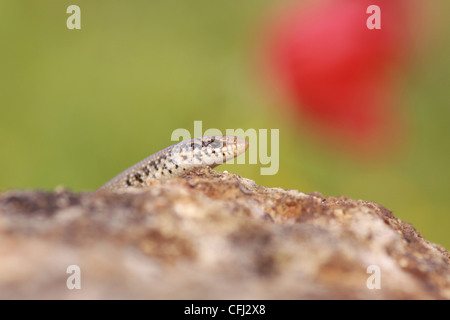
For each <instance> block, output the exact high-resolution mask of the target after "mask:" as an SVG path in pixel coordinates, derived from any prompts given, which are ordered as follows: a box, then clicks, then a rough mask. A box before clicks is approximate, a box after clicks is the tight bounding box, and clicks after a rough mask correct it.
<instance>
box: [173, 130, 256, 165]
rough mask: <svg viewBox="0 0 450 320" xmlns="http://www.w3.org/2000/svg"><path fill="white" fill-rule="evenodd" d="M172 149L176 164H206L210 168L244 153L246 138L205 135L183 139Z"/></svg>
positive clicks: (246, 145) (246, 146) (246, 144)
mask: <svg viewBox="0 0 450 320" xmlns="http://www.w3.org/2000/svg"><path fill="white" fill-rule="evenodd" d="M177 146H178V147H177V148H174V149H173V150H172V156H173V159H174V160H175V162H176V163H177V164H178V165H191V166H192V165H194V166H204V165H208V166H210V167H212V168H214V167H216V166H218V165H220V164H222V163H225V162H226V161H228V160H230V159H233V158H235V157H237V156H238V155H240V154H242V153H244V152H245V151H246V150H247V148H248V142H247V140H245V139H243V138H238V137H233V136H207V137H201V138H195V139H192V140H189V141H185V142H182V143H180V144H179V145H177Z"/></svg>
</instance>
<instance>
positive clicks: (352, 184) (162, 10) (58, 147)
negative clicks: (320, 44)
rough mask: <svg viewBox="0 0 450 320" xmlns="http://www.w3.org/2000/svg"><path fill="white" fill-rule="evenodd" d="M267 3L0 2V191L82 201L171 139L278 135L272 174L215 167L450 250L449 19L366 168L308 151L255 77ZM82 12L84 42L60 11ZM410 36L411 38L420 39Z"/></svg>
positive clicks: (439, 26)
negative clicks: (344, 201) (384, 213)
mask: <svg viewBox="0 0 450 320" xmlns="http://www.w3.org/2000/svg"><path fill="white" fill-rule="evenodd" d="M274 3H276V2H275V1H268V0H265V1H261V0H258V1H255V0H248V1H238V0H227V1H208V0H192V1H167V0H165V1H124V0H121V1H111V0H108V1H106V0H102V1H76V2H75V1H54V0H53V1H50V0H41V1H22V0H0V75H1V76H0V142H1V157H0V190H1V191H4V190H8V189H15V188H19V189H46V190H52V189H54V188H55V187H56V186H58V185H64V186H67V187H68V188H70V189H72V190H74V191H77V192H78V191H88V190H93V189H95V188H97V187H99V186H100V185H102V184H103V183H104V182H106V181H107V180H109V179H110V178H112V177H113V176H114V175H115V174H117V173H119V172H120V171H122V170H124V169H126V168H127V167H129V166H130V165H132V164H134V163H136V162H138V161H140V160H142V159H143V158H144V157H146V156H148V155H150V154H152V153H153V152H156V151H158V150H160V149H162V148H164V147H167V146H169V145H171V144H173V142H171V141H170V136H171V133H172V131H173V130H174V129H176V128H186V129H189V130H191V132H193V121H194V120H202V121H203V129H207V128H218V129H221V130H225V129H226V128H244V129H248V128H256V129H259V128H267V129H272V128H273V129H280V170H279V172H278V174H277V175H274V176H261V175H260V173H259V170H260V165H241V166H222V167H219V170H225V169H227V170H229V171H231V172H233V173H237V174H240V175H242V176H245V177H247V178H250V179H253V180H255V181H256V182H257V183H258V184H261V185H266V186H270V187H282V188H292V189H298V190H300V191H303V192H313V191H318V192H321V193H322V194H324V195H326V196H340V195H346V196H349V197H351V198H355V199H365V200H372V201H375V202H378V203H380V204H382V205H384V206H386V207H387V208H389V209H391V210H393V212H394V214H395V216H396V217H398V218H400V219H402V220H405V221H408V222H411V223H412V224H413V225H414V227H415V228H416V229H418V230H419V231H420V232H422V234H423V235H424V237H425V238H426V239H428V240H430V241H432V242H436V243H439V244H441V245H444V246H446V247H447V248H450V235H449V234H448V225H449V222H450V216H449V214H448V207H449V204H450V201H449V195H448V191H449V183H448V181H449V180H450V174H449V172H450V170H449V169H448V166H449V163H450V143H449V138H450V129H449V119H450V117H449V116H450V114H449V110H450V94H449V84H450V20H449V19H448V16H447V15H446V13H448V12H450V11H449V9H450V5H449V1H445V0H442V1H433V7H432V8H429V10H428V11H429V12H427V14H428V15H429V16H432V19H431V20H432V21H433V26H432V28H430V29H431V37H430V38H431V39H432V40H431V41H428V42H426V46H427V47H426V48H421V49H420V50H419V51H420V52H419V53H418V54H416V57H415V60H414V66H413V68H412V69H411V70H409V71H408V74H406V75H405V77H404V79H402V81H403V82H402V85H401V88H402V93H401V95H402V99H404V101H405V104H406V106H407V108H408V121H409V123H410V128H411V129H410V133H409V134H410V136H411V137H410V138H409V139H408V145H407V147H405V148H404V149H403V150H401V151H400V152H398V154H396V155H395V156H392V157H389V159H388V160H380V161H378V162H363V161H359V160H358V159H355V158H352V157H346V156H344V155H341V154H339V155H337V154H335V153H333V151H327V148H326V147H323V146H320V145H318V144H317V142H315V141H312V140H311V139H310V138H309V137H308V136H307V134H305V132H302V131H299V130H298V128H296V126H295V124H294V123H293V122H292V121H291V120H289V115H288V114H286V113H284V112H280V108H278V106H277V102H276V100H274V99H272V98H271V97H268V96H267V95H266V94H265V92H264V89H262V87H261V86H260V79H257V78H258V74H257V73H255V72H254V70H253V68H254V65H253V64H252V62H253V60H254V54H255V52H254V49H255V40H256V39H257V38H258V30H259V28H260V24H261V23H262V22H261V21H262V18H263V17H264V16H265V15H267V12H268V10H271V8H272V7H273V6H274ZM71 4H77V5H79V6H80V7H81V12H82V16H81V21H82V22H81V24H82V29H81V30H78V31H76V30H68V29H67V28H66V19H67V17H68V16H69V15H68V14H66V8H67V7H68V6H69V5H71ZM419 31H420V30H418V32H419Z"/></svg>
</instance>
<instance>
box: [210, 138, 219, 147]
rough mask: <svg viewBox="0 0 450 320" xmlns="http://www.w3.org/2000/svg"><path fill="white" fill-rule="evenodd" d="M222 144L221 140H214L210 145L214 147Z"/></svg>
mask: <svg viewBox="0 0 450 320" xmlns="http://www.w3.org/2000/svg"><path fill="white" fill-rule="evenodd" d="M221 145H222V143H221V142H220V141H219V140H214V141H212V142H211V143H210V146H211V147H213V148H219V147H220V146H221Z"/></svg>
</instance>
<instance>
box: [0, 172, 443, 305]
mask: <svg viewBox="0 0 450 320" xmlns="http://www.w3.org/2000/svg"><path fill="white" fill-rule="evenodd" d="M0 253H1V265H0V298H1V299H11V298H21V299H28V298H38V299H47V298H48V299H50V298H57V299H79V298H80V299H81V298H82V299H95V298H102V299H117V298H127V299H130V298H136V299H140V298H144V299H449V298H450V264H449V259H450V254H449V252H447V251H446V250H445V249H444V248H443V247H441V246H438V245H436V244H433V243H430V242H428V241H426V240H425V239H423V237H422V236H421V234H420V233H419V232H417V231H416V230H415V229H414V228H413V227H412V226H411V225H410V224H408V223H405V222H403V221H401V220H399V219H396V218H395V217H394V216H393V214H392V213H391V212H390V211H389V210H387V209H385V208H383V207H382V206H380V205H378V204H376V203H374V202H368V201H362V200H351V199H348V198H346V197H340V198H333V197H322V196H321V195H320V194H318V193H313V194H304V193H301V192H299V191H296V190H283V189H280V188H266V187H262V186H258V185H257V184H255V182H254V181H252V180H248V179H245V178H242V177H239V176H237V175H233V174H229V173H220V172H216V171H213V170H210V169H203V170H198V171H196V172H193V173H191V174H189V175H187V176H186V177H184V178H178V179H172V180H169V181H166V182H160V181H154V182H153V183H152V184H151V185H150V186H149V188H148V189H146V190H142V189H139V190H138V189H134V190H129V191H126V192H123V193H111V192H106V191H102V192H92V193H82V194H75V193H72V192H70V191H68V190H64V189H58V190H55V192H50V193H48V192H42V191H8V192H4V193H2V194H0ZM72 265H75V266H78V267H79V268H80V269H79V270H80V272H81V276H80V278H79V279H80V284H81V289H80V290H77V289H73V290H69V289H68V288H67V285H66V283H67V281H68V278H69V277H70V279H69V282H70V283H71V284H73V283H76V281H75V280H73V279H72V278H73V277H74V276H75V275H76V274H77V272H75V273H73V274H72V273H67V272H66V271H67V268H68V267H69V266H72ZM374 270H375V271H374ZM368 271H369V273H368ZM71 272H73V271H71ZM372 272H375V273H372ZM378 275H380V277H379V278H378V279H379V282H377V281H376V280H375V278H376V277H377V276H378ZM368 283H369V287H371V288H372V287H373V285H375V284H377V283H379V284H380V289H376V288H373V289H369V288H368Z"/></svg>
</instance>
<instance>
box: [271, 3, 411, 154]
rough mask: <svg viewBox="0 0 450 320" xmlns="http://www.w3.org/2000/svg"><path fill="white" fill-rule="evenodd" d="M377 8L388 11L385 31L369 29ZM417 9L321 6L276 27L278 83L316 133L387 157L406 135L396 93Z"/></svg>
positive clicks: (293, 12)
mask: <svg viewBox="0 0 450 320" xmlns="http://www.w3.org/2000/svg"><path fill="white" fill-rule="evenodd" d="M373 4H375V5H378V6H379V7H380V9H381V29H379V30H377V29H375V30H370V29H368V28H367V26H366V21H367V19H368V18H369V17H370V16H371V14H368V13H366V10H367V7H369V6H370V5H373ZM410 4H411V2H408V1H403V0H395V1H393V0H373V1H365V0H324V1H317V0H316V1H312V2H310V3H308V4H305V3H304V2H302V3H301V5H297V6H294V7H290V8H288V10H286V12H284V13H282V14H281V15H280V16H277V18H276V19H274V20H273V21H272V23H270V26H269V28H268V37H267V38H266V48H265V53H266V54H268V55H267V56H268V62H269V70H270V72H271V73H270V74H271V78H272V79H275V80H276V82H277V83H278V84H279V85H280V86H281V87H282V89H283V91H284V92H285V93H286V94H287V96H288V98H289V99H290V101H291V102H292V103H291V104H292V105H293V106H294V107H295V109H296V110H297V111H298V112H299V114H300V116H301V117H302V118H303V119H304V120H306V122H307V123H310V124H311V127H310V128H309V129H310V130H312V132H320V133H321V136H322V138H324V139H326V140H329V141H332V142H333V144H335V145H336V143H337V145H338V146H344V145H346V146H349V147H350V149H352V150H356V151H357V152H363V151H375V150H376V151H379V150H380V148H379V147H385V146H388V145H390V144H391V142H392V141H394V140H395V139H394V137H395V136H399V135H400V134H401V132H400V131H401V130H402V128H403V125H402V121H401V118H400V117H399V114H400V113H399V109H398V108H397V107H398V106H397V105H396V102H395V95H394V92H393V90H392V89H391V88H392V87H393V83H394V81H393V77H392V75H393V70H395V69H396V68H398V66H400V65H401V64H402V62H403V61H404V60H405V58H406V56H407V53H408V48H409V46H410V42H411V41H410V40H411V37H410V35H409V34H408V28H409V26H410V23H411V19H410V18H411V15H410V13H411V10H410V9H411V7H410ZM371 153H372V152H371Z"/></svg>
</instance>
